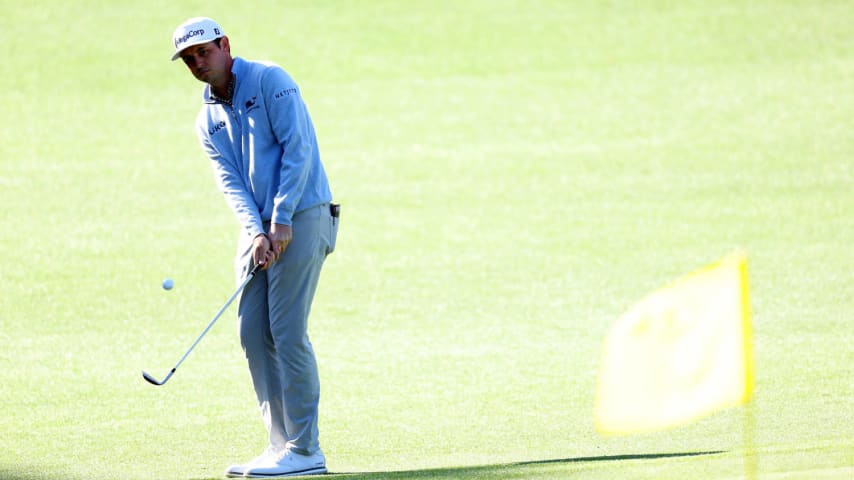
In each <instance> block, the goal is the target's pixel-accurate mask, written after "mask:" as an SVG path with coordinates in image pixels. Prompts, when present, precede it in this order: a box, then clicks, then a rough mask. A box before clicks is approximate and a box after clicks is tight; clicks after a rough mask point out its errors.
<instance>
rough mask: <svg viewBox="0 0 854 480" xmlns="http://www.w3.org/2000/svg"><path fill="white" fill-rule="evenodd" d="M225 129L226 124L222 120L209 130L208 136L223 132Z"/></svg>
mask: <svg viewBox="0 0 854 480" xmlns="http://www.w3.org/2000/svg"><path fill="white" fill-rule="evenodd" d="M223 128H225V122H224V121H222V120H220V121H219V122H218V123H215V124H213V125H211V127H210V128H208V134H209V135H213V134H215V133H216V132H218V131H220V130H222V129H223Z"/></svg>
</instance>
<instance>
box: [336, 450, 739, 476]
mask: <svg viewBox="0 0 854 480" xmlns="http://www.w3.org/2000/svg"><path fill="white" fill-rule="evenodd" d="M719 453H724V451H723V450H716V451H708V452H676V453H649V454H635V455H606V456H599V457H574V458H557V459H551V460H531V461H525V462H516V463H506V464H495V465H479V466H471V467H457V468H433V469H425V470H403V471H395V472H359V473H345V472H330V473H329V475H328V476H334V477H339V478H347V479H348V480H360V479H365V480H367V479H371V480H374V479H376V480H392V479H404V478H439V479H442V478H444V479H451V478H479V477H495V478H514V477H515V478H527V477H528V476H536V474H534V472H531V471H530V470H531V469H534V468H536V467H537V466H546V465H560V464H574V463H596V462H617V461H628V460H656V459H662V458H678V457H696V456H701V455H716V454H719Z"/></svg>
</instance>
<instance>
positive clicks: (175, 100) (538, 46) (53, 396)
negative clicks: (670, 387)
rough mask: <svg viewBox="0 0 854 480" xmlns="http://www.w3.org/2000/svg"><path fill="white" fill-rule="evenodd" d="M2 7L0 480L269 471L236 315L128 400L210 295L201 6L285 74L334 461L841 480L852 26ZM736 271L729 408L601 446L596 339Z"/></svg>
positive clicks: (119, 6) (733, 5) (545, 12)
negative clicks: (642, 311) (335, 221)
mask: <svg viewBox="0 0 854 480" xmlns="http://www.w3.org/2000/svg"><path fill="white" fill-rule="evenodd" d="M0 10H2V12H3V14H2V15H0V40H2V43H3V45H5V46H6V47H7V48H6V49H5V51H4V62H3V64H4V69H3V72H4V73H3V75H0V104H2V105H3V112H4V114H3V128H2V129H0V213H2V218H3V222H4V223H3V225H4V228H3V229H2V231H0V252H2V254H1V255H0V271H2V275H0V299H2V300H0V302H2V307H3V308H2V309H0V312H2V313H0V342H2V344H3V348H2V349H0V411H2V415H0V478H9V479H15V480H18V479H20V480H23V479H54V478H71V479H83V478H87V479H88V478H97V479H114V478H122V479H150V478H168V479H194V480H196V479H211V478H220V476H221V472H222V471H223V469H224V468H225V467H226V466H227V465H228V464H230V463H233V462H236V461H240V460H244V459H247V458H251V457H252V456H254V455H255V454H257V453H258V452H259V451H260V450H261V449H263V447H264V432H263V427H262V426H261V423H260V420H259V418H258V415H257V412H256V408H255V406H254V401H253V397H254V394H253V392H252V390H251V386H250V383H249V379H248V374H247V372H246V368H245V365H244V360H243V357H242V353H241V352H240V350H239V345H238V342H237V338H236V329H235V326H234V324H235V322H234V320H233V317H234V313H233V310H232V311H231V312H230V313H229V314H227V315H226V316H225V318H223V320H221V322H220V323H219V324H218V325H217V326H216V327H215V328H214V329H213V330H212V331H211V333H210V334H209V335H208V336H207V337H206V338H205V340H204V342H203V343H202V344H201V345H200V346H199V348H198V349H197V350H196V351H194V352H193V354H192V355H191V356H190V358H189V359H188V361H187V363H185V364H184V365H183V366H182V367H181V370H180V371H179V372H178V373H177V374H176V376H175V377H174V379H173V380H172V381H170V383H169V384H168V385H167V386H165V387H162V388H152V387H151V386H149V385H148V384H146V383H144V382H143V381H142V379H141V378H140V370H142V369H147V370H148V371H150V372H152V373H153V374H154V375H155V376H160V375H162V374H165V373H166V371H167V370H168V369H169V368H170V367H171V366H172V365H173V363H174V362H175V361H176V360H177V358H178V357H179V356H180V354H181V353H182V352H183V351H184V349H186V348H187V347H188V346H189V343H190V342H192V340H193V339H194V338H195V336H196V335H197V334H198V333H199V331H200V330H201V328H202V327H203V326H204V325H205V323H206V322H207V321H208V320H209V319H210V318H211V316H212V315H213V314H214V313H215V312H216V310H217V309H218V308H219V306H220V305H222V303H223V302H224V301H225V299H226V298H227V297H228V295H229V294H230V292H231V291H232V289H233V283H232V282H233V275H232V271H231V260H232V254H233V251H234V245H233V242H234V238H235V236H236V229H237V225H236V222H235V221H234V219H233V218H232V215H231V214H230V212H229V211H228V210H227V208H226V206H225V203H224V201H223V200H222V198H221V196H220V195H219V193H218V192H216V190H215V188H214V185H213V180H212V176H211V173H210V169H209V167H208V164H207V161H206V159H205V158H204V157H203V155H202V153H201V150H200V149H199V147H198V144H197V141H196V140H195V138H194V135H193V131H192V121H193V118H194V115H195V112H196V111H197V109H198V107H199V92H200V88H201V85H200V84H199V83H198V82H196V81H195V80H194V79H193V78H192V77H191V76H190V75H189V74H188V73H187V71H186V69H185V68H184V67H183V66H182V65H180V64H174V63H170V62H169V61H168V59H169V56H170V55H171V53H172V52H171V50H170V42H169V37H170V35H171V32H172V29H173V28H174V26H175V25H176V24H177V23H179V22H180V21H182V20H183V19H184V18H186V17H189V16H192V15H197V14H206V15H210V16H213V17H214V18H217V19H218V20H219V21H220V22H221V23H222V25H223V27H224V28H225V30H226V31H227V33H228V34H229V35H230V37H231V40H232V46H233V51H234V53H236V54H237V55H241V56H245V57H246V58H251V59H270V60H273V61H276V62H278V63H280V64H281V65H283V66H284V67H285V68H286V69H287V70H288V71H289V72H290V73H292V74H293V75H294V77H295V78H296V79H297V81H298V82H299V83H300V85H301V88H302V90H303V94H304V96H305V98H306V99H307V101H308V103H309V108H310V110H311V113H312V115H313V118H314V121H315V124H316V127H317V131H318V135H319V140H320V144H321V151H322V156H323V158H324V161H325V163H326V166H327V170H328V173H329V175H330V177H331V180H332V186H333V189H334V191H335V194H336V198H337V199H338V200H339V201H341V203H343V204H344V213H343V219H342V228H341V232H340V237H339V243H338V251H337V252H336V253H335V254H334V255H333V256H332V257H330V258H329V261H328V263H327V266H326V267H325V270H324V274H323V275H324V276H323V279H322V281H321V286H320V290H319V292H318V295H317V298H316V302H315V308H314V312H313V316H312V319H311V324H310V325H311V334H312V340H313V343H314V345H315V348H316V351H317V353H318V359H319V362H320V367H321V378H322V404H321V441H322V444H323V448H324V451H325V453H326V454H327V457H328V463H329V468H330V470H331V471H333V472H336V473H339V474H340V476H341V477H342V478H347V479H369V478H370V479H375V478H379V479H406V478H447V479H450V478H480V479H499V478H500V479H506V478H538V479H558V478H561V479H562V478H567V477H571V478H576V479H612V478H649V479H661V478H665V479H668V478H672V479H683V478H698V479H699V478H751V479H752V478H763V479H764V478H768V479H778V478H850V477H851V475H852V473H854V440H852V439H854V423H852V421H851V418H852V415H854V382H852V379H854V369H852V368H854V367H852V365H854V348H852V347H851V337H852V332H854V330H852V327H851V321H852V312H854V289H852V285H854V268H852V266H854V248H852V244H854V216H852V212H854V136H852V134H851V132H852V131H854V81H852V79H854V37H852V35H851V28H850V26H851V25H852V24H854V5H852V4H851V2H846V1H818V2H816V1H811V2H806V1H756V2H740V1H723V2H703V1H683V2H675V1H664V0H661V1H652V0H649V1H640V2H624V1H616V2H593V1H581V2H563V1H554V2H547V1H535V2H519V1H497V2H486V1H466V2H451V1H447V2H446V1H441V2H436V1H417V2H415V1H414V2H393V1H382V2H380V1H365V2H334V1H320V2H293V1H288V2H272V1H267V2H260V1H259V2H243V3H241V4H240V6H239V7H237V6H236V4H234V3H233V2H222V1H209V2H200V1H183V2H108V3H106V4H104V3H103V2H95V1H77V2H60V1H57V0H53V1H43V2H37V4H27V3H14V2H8V1H4V3H3V6H2V9H0ZM738 247H741V248H744V249H745V250H746V251H747V252H748V254H749V256H750V266H749V270H750V280H751V292H752V308H753V320H754V328H755V349H756V364H757V371H756V375H757V377H756V381H757V384H756V397H755V400H754V402H753V404H752V407H751V409H750V410H749V411H748V410H729V411H724V412H721V413H719V414H716V415H714V416H712V417H709V418H706V419H703V420H701V421H700V422H698V423H696V424H693V425H690V426H686V427H682V428H679V429H675V430H670V431H666V432H662V433H656V434H651V435H643V436H635V437H624V438H603V437H600V436H598V435H597V434H596V433H595V431H594V430H593V426H592V403H593V391H594V387H595V380H596V369H597V363H598V356H599V352H600V347H601V342H602V340H603V339H604V335H605V333H606V332H607V331H608V329H609V327H610V325H612V324H613V322H614V321H615V320H616V318H617V317H618V316H619V315H620V314H621V313H622V312H623V311H625V310H626V309H627V308H628V307H629V306H630V305H631V304H632V303H633V302H635V301H637V300H639V299H640V298H641V297H643V296H644V295H645V294H646V293H648V292H649V291H651V290H653V289H655V288H657V287H658V286H660V285H662V284H664V283H667V282H669V281H670V280H672V279H674V278H675V277H678V276H680V275H681V274H683V273H686V272H688V271H690V270H693V269H695V268H697V267H700V266H702V265H705V264H706V263H709V262H711V261H713V260H715V259H716V258H717V257H719V256H721V255H723V254H725V253H727V252H729V251H730V250H732V249H734V248H738ZM167 276H170V277H172V278H174V279H175V281H176V287H175V289H174V290H173V291H171V292H164V291H163V290H161V289H160V281H161V280H162V279H163V278H164V277H167Z"/></svg>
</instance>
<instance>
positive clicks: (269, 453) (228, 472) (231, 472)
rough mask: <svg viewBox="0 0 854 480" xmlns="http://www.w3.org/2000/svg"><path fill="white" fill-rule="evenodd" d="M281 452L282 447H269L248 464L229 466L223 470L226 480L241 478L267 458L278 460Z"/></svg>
mask: <svg viewBox="0 0 854 480" xmlns="http://www.w3.org/2000/svg"><path fill="white" fill-rule="evenodd" d="M283 450H284V448H282V447H275V446H273V445H270V446H269V447H267V449H266V450H264V451H263V452H261V455H258V456H257V457H255V458H253V459H252V460H250V461H249V462H247V463H244V464H243V465H231V466H230V467H228V468H227V469H225V476H226V477H228V478H243V476H244V475H246V470H247V469H249V468H252V467H254V466H255V465H259V464H261V463H262V462H264V461H265V460H267V458H278V457H279V456H280V455H281V454H282V451H283Z"/></svg>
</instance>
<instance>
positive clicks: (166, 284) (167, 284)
mask: <svg viewBox="0 0 854 480" xmlns="http://www.w3.org/2000/svg"><path fill="white" fill-rule="evenodd" d="M174 286H175V282H173V281H172V279H171V278H167V279H166V280H163V290H172V287H174Z"/></svg>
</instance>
